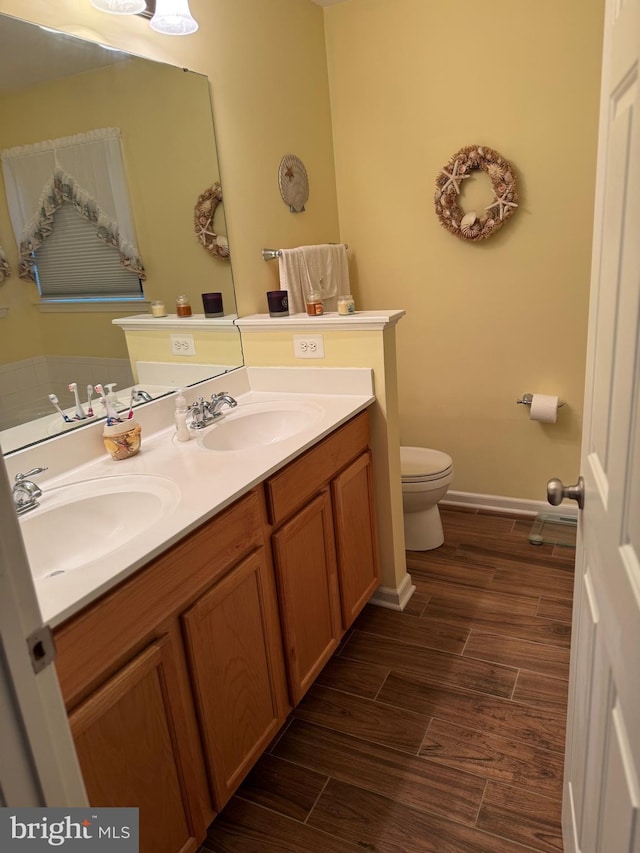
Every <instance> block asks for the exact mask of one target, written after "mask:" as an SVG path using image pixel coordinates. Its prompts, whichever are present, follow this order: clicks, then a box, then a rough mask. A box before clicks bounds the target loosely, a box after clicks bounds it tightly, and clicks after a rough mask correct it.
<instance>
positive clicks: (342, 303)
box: [338, 293, 356, 317]
mask: <svg viewBox="0 0 640 853" xmlns="http://www.w3.org/2000/svg"><path fill="white" fill-rule="evenodd" d="M355 313H356V303H355V302H354V301H353V296H352V295H351V294H350V293H349V294H346V295H344V296H338V314H341V315H342V316H343V317H347V316H348V315H349V314H355Z"/></svg>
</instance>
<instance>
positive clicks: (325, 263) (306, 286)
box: [279, 243, 350, 314]
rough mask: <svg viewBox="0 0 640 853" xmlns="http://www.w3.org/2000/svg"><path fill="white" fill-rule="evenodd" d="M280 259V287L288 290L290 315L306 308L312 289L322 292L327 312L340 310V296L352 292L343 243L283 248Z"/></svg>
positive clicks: (345, 249) (345, 248)
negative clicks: (306, 298) (307, 298)
mask: <svg viewBox="0 0 640 853" xmlns="http://www.w3.org/2000/svg"><path fill="white" fill-rule="evenodd" d="M279 261H280V290H287V291H288V292H289V313H290V314H300V313H302V312H304V311H305V310H306V308H305V295H306V294H307V293H309V291H310V290H316V291H318V292H319V293H320V298H321V299H322V302H323V305H324V310H325V311H337V308H338V296H340V295H344V294H348V293H350V289H349V265H348V263H347V247H346V246H345V245H344V243H338V244H336V245H334V244H333V243H323V244H321V245H318V246H298V248H297V249H282V251H281V253H280V257H279Z"/></svg>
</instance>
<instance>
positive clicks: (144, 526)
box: [20, 474, 180, 581]
mask: <svg viewBox="0 0 640 853" xmlns="http://www.w3.org/2000/svg"><path fill="white" fill-rule="evenodd" d="M179 500H180V488H179V487H178V486H177V485H176V484H175V483H174V482H173V481H172V480H169V479H167V478H166V477H158V476H155V475H153V474H125V475H123V476H113V477H100V478H98V479H95V480H82V481H79V482H77V483H70V484H68V485H66V486H57V487H56V488H53V489H49V490H46V489H45V490H44V491H43V494H42V497H41V498H40V499H39V503H40V506H39V507H38V508H37V509H35V510H31V511H30V512H27V513H25V514H24V515H22V516H20V528H21V530H22V536H23V539H24V543H25V548H26V549H27V556H28V557H29V564H30V566H31V573H32V575H33V577H34V579H35V580H37V581H39V580H43V579H45V578H52V577H55V576H56V575H59V574H63V573H65V572H69V571H73V570H78V569H81V568H83V567H85V566H88V565H90V564H91V563H93V562H95V561H96V560H100V559H103V558H105V557H108V555H109V554H111V553H112V552H114V551H116V550H117V549H119V548H121V547H122V546H123V545H125V544H126V543H127V542H130V541H131V540H132V539H135V538H136V537H137V536H140V535H141V534H144V533H147V532H148V531H149V528H151V527H152V526H153V525H155V524H157V523H159V522H162V519H163V518H164V517H165V516H167V515H168V514H169V513H171V512H173V510H174V509H175V508H176V506H177V505H178V501H179Z"/></svg>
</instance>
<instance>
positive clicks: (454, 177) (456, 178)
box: [440, 160, 471, 195]
mask: <svg viewBox="0 0 640 853" xmlns="http://www.w3.org/2000/svg"><path fill="white" fill-rule="evenodd" d="M440 174H441V175H446V177H447V181H446V182H445V183H444V184H443V186H441V187H440V189H441V191H442V192H443V193H445V192H446V191H447V187H448V186H449V185H451V186H452V187H453V188H454V190H455V191H456V195H460V187H459V186H458V184H459V183H460V181H464V179H465V178H470V177H471V175H461V174H460V173H459V172H458V161H457V160H456V161H455V163H454V164H453V168H452V169H451V173H449V172H447V170H446V169H440Z"/></svg>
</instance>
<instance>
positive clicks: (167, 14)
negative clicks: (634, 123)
mask: <svg viewBox="0 0 640 853" xmlns="http://www.w3.org/2000/svg"><path fill="white" fill-rule="evenodd" d="M149 23H150V25H151V28H152V29H154V30H155V31H156V32H158V33H164V34H165V35H167V36H188V35H190V33H195V31H196V30H197V29H198V22H197V21H196V19H195V18H193V17H192V16H191V12H190V11H189V0H156V11H155V14H154V16H153V18H151V21H150V22H149Z"/></svg>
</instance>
